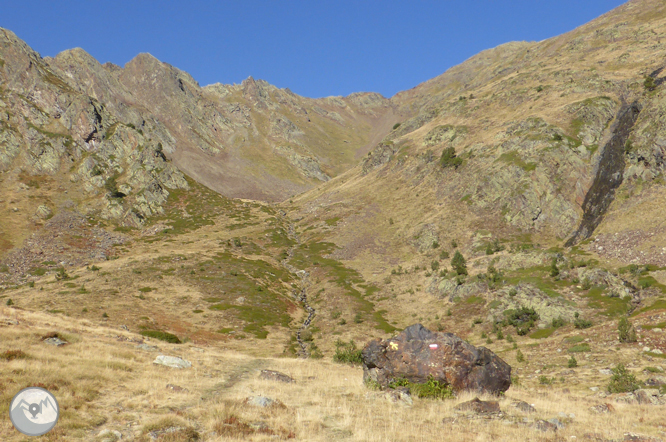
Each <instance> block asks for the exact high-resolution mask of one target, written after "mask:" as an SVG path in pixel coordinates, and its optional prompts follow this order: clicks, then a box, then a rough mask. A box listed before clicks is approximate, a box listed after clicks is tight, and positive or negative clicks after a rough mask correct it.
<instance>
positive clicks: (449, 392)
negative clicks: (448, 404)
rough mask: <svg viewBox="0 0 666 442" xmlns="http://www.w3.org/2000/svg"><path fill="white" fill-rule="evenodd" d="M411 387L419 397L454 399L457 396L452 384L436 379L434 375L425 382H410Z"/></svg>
mask: <svg viewBox="0 0 666 442" xmlns="http://www.w3.org/2000/svg"><path fill="white" fill-rule="evenodd" d="M409 389H410V391H412V392H414V394H416V396H417V397H419V398H432V399H453V398H454V397H455V395H454V394H453V389H452V388H451V386H450V385H448V384H443V383H441V382H439V381H436V380H434V379H433V378H432V376H431V377H429V378H428V380H427V381H426V383H425V384H412V383H410V384H409Z"/></svg>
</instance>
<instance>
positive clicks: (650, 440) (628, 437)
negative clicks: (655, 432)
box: [623, 433, 663, 442]
mask: <svg viewBox="0 0 666 442" xmlns="http://www.w3.org/2000/svg"><path fill="white" fill-rule="evenodd" d="M623 440H624V441H625V442H663V440H662V439H658V438H656V437H650V436H643V435H641V434H636V433H624V439H623Z"/></svg>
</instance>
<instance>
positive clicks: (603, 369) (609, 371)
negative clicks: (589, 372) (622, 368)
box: [599, 368, 613, 376]
mask: <svg viewBox="0 0 666 442" xmlns="http://www.w3.org/2000/svg"><path fill="white" fill-rule="evenodd" d="M599 373H600V374H603V375H606V376H611V375H612V374H613V371H612V370H611V369H609V368H602V369H601V370H599Z"/></svg>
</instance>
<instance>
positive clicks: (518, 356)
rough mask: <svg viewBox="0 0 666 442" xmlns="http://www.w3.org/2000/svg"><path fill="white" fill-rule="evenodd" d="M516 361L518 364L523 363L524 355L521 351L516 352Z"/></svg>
mask: <svg viewBox="0 0 666 442" xmlns="http://www.w3.org/2000/svg"><path fill="white" fill-rule="evenodd" d="M516 361H518V362H525V355H524V354H523V352H522V351H520V350H518V351H517V352H516Z"/></svg>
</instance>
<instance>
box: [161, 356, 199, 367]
mask: <svg viewBox="0 0 666 442" xmlns="http://www.w3.org/2000/svg"><path fill="white" fill-rule="evenodd" d="M153 364H157V365H164V366H166V367H171V368H179V369H180V368H190V367H191V366H192V363H191V362H190V361H186V360H185V359H182V358H179V357H177V356H165V355H159V356H158V357H157V358H155V360H154V361H153Z"/></svg>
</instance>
